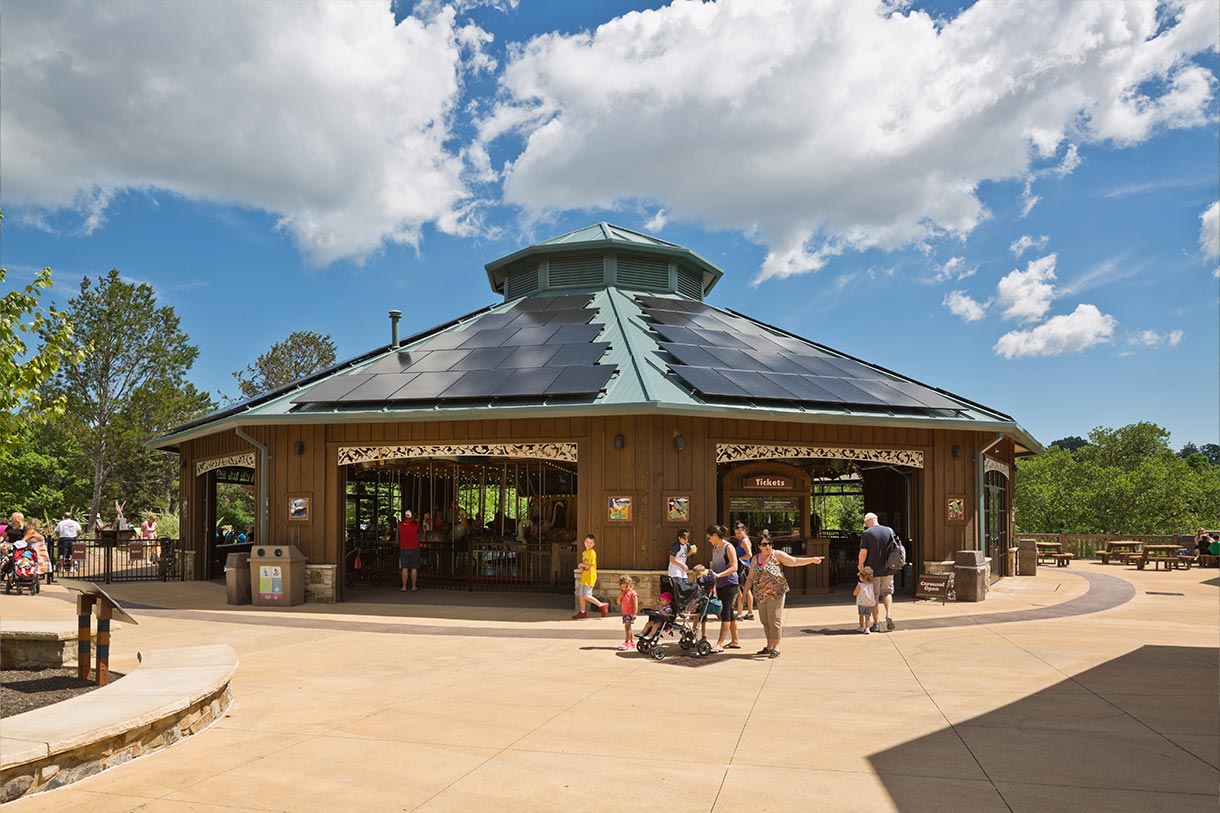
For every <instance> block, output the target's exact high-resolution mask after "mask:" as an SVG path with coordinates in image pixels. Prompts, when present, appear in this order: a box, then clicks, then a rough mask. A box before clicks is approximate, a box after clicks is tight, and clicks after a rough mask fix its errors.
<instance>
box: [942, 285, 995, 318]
mask: <svg viewBox="0 0 1220 813" xmlns="http://www.w3.org/2000/svg"><path fill="white" fill-rule="evenodd" d="M942 304H943V305H944V306H945V307H946V308H948V309H949V312H950V313H952V314H953V315H954V316H960V317H961V318H962V320H963V321H966V322H977V321H978V320H980V319H982V318H983V317H984V316H986V315H987V306H988V305H990V304H991V303H990V302H978V301H976V300H974V299H972V298H971V297H970V296H968V295H967V294H966V292H965V291H950V292H949V293H948V294H946V295H945V299H944V302H943V303H942Z"/></svg>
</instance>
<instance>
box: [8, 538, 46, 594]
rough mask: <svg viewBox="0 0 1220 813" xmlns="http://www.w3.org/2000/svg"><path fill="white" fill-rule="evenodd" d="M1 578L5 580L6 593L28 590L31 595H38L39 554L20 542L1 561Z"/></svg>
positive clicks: (19, 592) (18, 592)
mask: <svg viewBox="0 0 1220 813" xmlns="http://www.w3.org/2000/svg"><path fill="white" fill-rule="evenodd" d="M0 578H3V579H4V592H5V593H11V592H13V590H14V589H16V590H17V595H21V591H22V590H25V589H28V590H29V591H30V595H31V596H34V595H38V590H39V583H38V554H37V553H35V552H34V549H33V548H31V547H30V546H29V545H28V544H27V543H26V542H23V541H18V542H16V543H14V544H13V549H12V550H11V551H9V552H8V553H6V554H4V556H3V559H2V560H0Z"/></svg>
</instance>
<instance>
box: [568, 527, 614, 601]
mask: <svg viewBox="0 0 1220 813" xmlns="http://www.w3.org/2000/svg"><path fill="white" fill-rule="evenodd" d="M596 544H597V539H595V538H594V536H593V534H589V535H588V536H586V537H585V552H584V553H582V554H581V555H580V564H579V565H577V568H578V569H579V570H580V584H579V585H577V587H576V596H577V598H579V599H580V612H578V613H576V614H575V615H573V616H572V617H573V618H588V617H589V614H588V613H587V612H585V604H586V603H587V602H590V601H591V602H593V603H594V604H596V605H597V608H598V609H599V610H601V613H602V618H605V617H606V614H607V613H609V612H610V605H609V604H606V603H605V602H604V601H598V600H597V599H595V598H594V597H593V586H594V585H595V584H597V552H596V551H594V550H593V546H594V545H596Z"/></svg>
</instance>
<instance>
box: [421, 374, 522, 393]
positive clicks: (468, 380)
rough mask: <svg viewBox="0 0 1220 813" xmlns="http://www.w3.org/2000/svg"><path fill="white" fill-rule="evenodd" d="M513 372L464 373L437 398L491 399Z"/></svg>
mask: <svg viewBox="0 0 1220 813" xmlns="http://www.w3.org/2000/svg"><path fill="white" fill-rule="evenodd" d="M513 372H515V371H514V370H475V371H472V372H468V373H466V374H465V375H464V376H462V377H461V378H459V379H458V380H457V381H455V382H454V383H453V384H452V385H450V386H449V388H448V389H446V390H445V391H444V392H442V393H441V394H440V395H439V396H437V397H438V398H440V399H441V400H452V399H456V398H491V397H492V396H494V395H495V394H496V389H497V387H498V386H499V385H500V382H502V381H503V380H504V379H506V378H508V377H509V375H511V374H512V373H513Z"/></svg>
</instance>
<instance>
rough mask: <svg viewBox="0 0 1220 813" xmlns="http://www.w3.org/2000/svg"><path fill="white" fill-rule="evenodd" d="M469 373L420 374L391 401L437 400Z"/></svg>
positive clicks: (395, 394) (396, 393)
mask: <svg viewBox="0 0 1220 813" xmlns="http://www.w3.org/2000/svg"><path fill="white" fill-rule="evenodd" d="M464 375H468V373H463V372H456V371H455V372H449V373H420V374H419V375H418V376H416V377H415V378H414V379H412V380H411V381H410V382H408V384H407V385H406V386H405V387H403V388H402V389H400V390H398V391H397V392H395V393H394V394H393V396H392V397H391V398H390V399H389V400H391V401H423V400H427V399H432V398H436V397H437V396H438V395H440V394H441V393H442V392H444V391H445V390H446V389H448V388H449V387H451V386H453V384H454V383H456V382H457V380H458V379H459V378H461V377H462V376H464Z"/></svg>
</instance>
